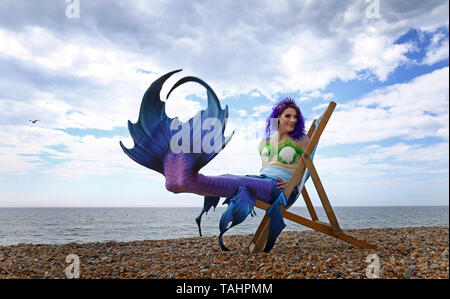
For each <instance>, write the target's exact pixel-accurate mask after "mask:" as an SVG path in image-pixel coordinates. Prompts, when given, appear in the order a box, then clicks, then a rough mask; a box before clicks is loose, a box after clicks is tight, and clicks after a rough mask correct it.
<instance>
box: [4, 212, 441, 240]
mask: <svg viewBox="0 0 450 299" xmlns="http://www.w3.org/2000/svg"><path fill="white" fill-rule="evenodd" d="M201 209H202V208H201V207H0V246H8V245H16V244H19V243H32V244H66V243H91V242H107V241H117V242H129V241H140V240H163V239H175V238H188V237H198V236H199V232H198V227H197V224H196V222H195V218H196V217H197V216H198V215H199V214H200V211H201ZM225 209H226V207H223V206H218V207H217V208H216V210H215V211H213V209H211V210H210V211H209V212H208V214H204V215H203V218H202V225H201V226H202V235H203V236H218V235H219V220H220V217H221V215H222V213H223V212H224V211H225ZM315 210H316V213H317V216H318V217H319V220H320V221H324V222H328V219H327V217H326V214H325V211H324V210H323V208H322V207H315ZM333 210H334V212H335V214H336V218H337V220H338V222H339V224H340V226H341V228H342V229H344V230H345V229H364V228H399V227H420V226H448V225H449V207H448V206H335V207H333ZM289 211H290V212H292V213H295V214H298V215H300V216H303V217H306V218H308V219H310V218H311V217H310V215H309V213H308V210H307V208H306V207H295V206H294V207H291V208H290V209H289ZM255 212H256V216H254V217H251V216H250V215H249V216H248V217H247V219H246V220H245V221H244V222H242V223H241V224H239V225H237V226H235V227H233V228H231V229H230V230H229V231H228V232H227V234H226V235H244V234H252V233H254V232H255V230H256V228H257V227H258V225H259V223H260V221H261V219H262V217H263V216H264V211H263V210H260V209H257V208H255ZM285 223H286V228H285V231H293V230H294V231H303V230H309V228H307V227H305V226H302V225H299V224H297V223H294V222H291V221H290V220H287V219H285Z"/></svg>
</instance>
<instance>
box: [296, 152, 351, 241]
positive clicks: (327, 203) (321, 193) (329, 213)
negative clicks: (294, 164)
mask: <svg viewBox="0 0 450 299" xmlns="http://www.w3.org/2000/svg"><path fill="white" fill-rule="evenodd" d="M303 158H304V160H305V164H306V168H308V171H309V174H310V176H311V179H312V180H313V183H314V186H315V187H316V190H317V194H319V198H320V201H321V202H322V206H323V208H324V210H325V213H326V214H327V217H328V220H329V221H330V225H331V228H332V229H333V231H334V233H335V234H336V235H339V234H340V233H342V231H341V228H340V226H339V223H338V221H337V219H336V215H335V214H334V212H333V208H332V207H331V204H330V201H329V200H328V196H327V194H326V192H325V189H324V188H323V185H322V182H321V181H320V178H319V175H318V174H317V171H316V168H315V167H314V163H313V162H312V160H311V158H310V157H309V155H305V154H304V155H303Z"/></svg>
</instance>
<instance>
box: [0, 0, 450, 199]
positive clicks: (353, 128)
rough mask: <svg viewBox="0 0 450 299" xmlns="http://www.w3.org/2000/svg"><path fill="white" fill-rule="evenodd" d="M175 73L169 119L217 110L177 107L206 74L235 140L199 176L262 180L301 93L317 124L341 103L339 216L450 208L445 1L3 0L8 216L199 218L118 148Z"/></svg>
mask: <svg viewBox="0 0 450 299" xmlns="http://www.w3.org/2000/svg"><path fill="white" fill-rule="evenodd" d="M176 69H183V71H182V72H180V73H177V74H176V75H174V76H173V78H170V79H169V80H168V81H167V82H166V84H165V85H164V88H163V89H162V91H161V99H163V100H164V101H166V111H167V114H168V116H169V117H175V116H177V117H179V118H180V119H181V120H183V121H186V120H187V119H189V118H190V117H192V116H194V115H195V114H196V113H197V112H198V111H199V110H201V109H204V108H205V107H206V92H205V89H204V88H202V87H201V86H199V85H198V84H194V83H188V84H185V85H183V86H181V87H179V88H177V90H176V91H174V92H173V93H172V94H171V96H170V98H169V99H168V100H166V95H167V93H168V91H169V90H170V88H171V87H172V85H173V84H174V83H175V82H176V81H177V80H178V79H180V78H181V77H183V76H195V77H198V78H201V79H202V80H204V81H205V82H207V83H208V84H209V85H210V86H211V87H212V88H213V90H214V91H215V93H216V94H217V95H218V97H219V99H220V103H221V106H222V108H224V107H225V106H228V109H229V119H228V124H227V128H226V130H225V133H226V135H229V134H231V132H233V131H234V132H235V133H234V136H233V137H232V139H231V141H230V143H229V144H228V145H227V146H226V147H225V148H224V149H223V150H222V151H221V152H220V153H219V154H218V155H217V156H216V157H215V158H214V159H213V160H212V161H211V162H210V163H209V164H208V165H206V166H205V167H204V168H203V169H202V170H201V173H203V174H205V175H220V174H227V173H228V174H236V175H245V174H258V173H259V169H260V167H261V162H260V158H259V155H258V152H257V150H256V148H257V144H258V141H259V140H258V137H260V135H258V134H259V133H258V132H260V131H261V128H262V124H263V123H264V120H265V118H266V117H268V115H269V114H270V111H271V108H272V106H273V105H274V104H275V103H276V101H278V100H280V99H281V98H283V97H285V96H290V97H292V98H294V99H295V100H296V102H297V104H298V105H299V106H300V109H301V111H302V114H303V115H304V117H305V121H306V126H307V127H309V125H310V124H311V122H312V120H313V119H315V118H317V117H318V116H319V115H320V114H321V113H323V111H324V110H325V109H326V107H327V105H328V103H329V102H331V101H334V102H335V103H336V104H337V107H336V109H335V111H334V113H333V115H332V117H331V119H330V121H329V123H328V125H327V127H326V129H325V131H324V133H323V134H322V137H321V139H320V142H319V146H318V149H317V153H316V156H315V158H314V163H315V166H316V169H317V171H318V173H319V175H320V178H321V180H322V183H323V185H324V187H325V190H326V192H327V195H328V198H329V200H330V202H331V204H332V206H417V205H419V206H420V205H422V206H429V205H443V206H448V200H449V158H448V156H449V2H448V1H446V0H430V1H418V0H417V1H416V0H404V1H400V0H395V1H394V0H358V1H338V0H336V1H316V0H314V1H313V0H310V1H306V0H305V1H301V0H292V1H291V0H277V1H273V0H247V1H223V0H217V1H200V0H191V1H184V0H149V1H143V0H134V1H112V0H108V1H106V0H99V1H87V0H39V1H26V0H2V1H1V2H0V140H1V141H0V207H186V206H193V207H201V206H202V205H203V198H202V197H201V196H199V195H195V194H173V193H171V192H169V191H167V190H166V188H165V178H164V177H163V176H162V175H161V174H159V173H157V172H154V171H152V170H150V169H147V168H145V167H143V166H141V165H139V164H137V163H135V162H134V161H132V160H131V159H130V158H129V157H128V156H126V155H125V154H124V153H123V151H122V149H121V148H120V146H119V141H122V142H123V143H124V144H125V146H127V147H128V148H131V147H133V141H132V139H131V137H130V135H129V133H128V129H127V122H128V120H130V121H132V122H136V121H137V118H138V113H139V107H140V102H141V100H142V96H143V94H144V92H145V91H146V89H147V88H148V86H149V85H150V84H151V83H152V82H153V81H154V80H155V79H157V78H158V77H160V76H162V75H164V74H166V73H168V72H170V71H173V70H176ZM34 119H38V120H39V121H38V122H36V123H34V124H33V123H31V122H30V121H29V120H34ZM306 188H307V189H308V191H309V194H310V195H311V198H312V201H313V204H314V205H315V206H320V205H321V204H320V200H319V199H318V197H317V195H316V192H315V191H314V186H313V183H312V182H311V181H309V182H308V183H307V184H306ZM295 206H300V207H301V206H305V204H304V202H303V200H302V199H299V200H298V201H297V202H296V203H295Z"/></svg>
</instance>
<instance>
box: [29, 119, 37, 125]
mask: <svg viewBox="0 0 450 299" xmlns="http://www.w3.org/2000/svg"><path fill="white" fill-rule="evenodd" d="M38 121H39V119H34V120H31V119H30V122H32V123H33V124H35V123H36V122H38Z"/></svg>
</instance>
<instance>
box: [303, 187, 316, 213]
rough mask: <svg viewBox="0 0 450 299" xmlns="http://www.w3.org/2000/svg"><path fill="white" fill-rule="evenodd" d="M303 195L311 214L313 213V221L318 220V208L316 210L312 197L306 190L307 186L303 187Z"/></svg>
mask: <svg viewBox="0 0 450 299" xmlns="http://www.w3.org/2000/svg"><path fill="white" fill-rule="evenodd" d="M302 196H303V199H304V200H305V204H306V207H307V208H308V212H309V215H311V219H312V221H318V220H319V218H318V217H317V214H316V210H314V206H313V205H312V202H311V198H310V197H309V195H308V192H307V191H306V187H303V189H302Z"/></svg>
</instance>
